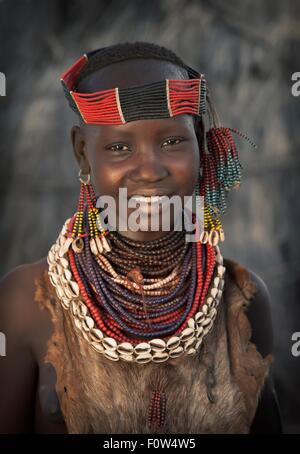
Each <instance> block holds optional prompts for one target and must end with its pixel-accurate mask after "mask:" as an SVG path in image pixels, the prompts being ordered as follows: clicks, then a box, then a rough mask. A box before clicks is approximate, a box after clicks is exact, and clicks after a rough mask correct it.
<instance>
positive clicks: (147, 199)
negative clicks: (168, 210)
mask: <svg viewBox="0 0 300 454" xmlns="http://www.w3.org/2000/svg"><path fill="white" fill-rule="evenodd" d="M165 197H166V196H165V195H164V196H159V195H155V196H151V197H145V196H138V195H133V196H132V197H131V199H133V200H134V201H136V202H141V203H142V202H143V203H156V202H159V201H161V200H163V199H164V198H165Z"/></svg>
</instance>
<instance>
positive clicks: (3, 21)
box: [0, 0, 300, 433]
mask: <svg viewBox="0 0 300 454" xmlns="http://www.w3.org/2000/svg"><path fill="white" fill-rule="evenodd" d="M126 40H127V41H135V40H145V41H152V42H155V43H158V44H162V45H165V46H167V47H170V48H171V49H173V50H174V51H175V52H177V53H178V54H179V55H180V56H181V57H182V58H183V59H185V61H186V63H188V64H190V65H191V66H194V67H196V68H198V69H199V70H200V71H201V72H204V73H205V74H206V77H207V80H208V83H209V86H210V87H211V91H212V95H213V99H214V101H215V105H216V106H217V109H218V111H219V114H220V115H221V118H222V119H223V122H224V124H226V125H228V126H234V127H237V128H238V129H240V130H241V131H244V132H246V133H247V134H248V135H249V136H250V137H251V138H253V139H254V141H255V142H256V143H257V144H258V149H257V150H253V149H251V148H250V147H248V146H247V145H246V143H244V142H241V154H240V156H241V161H242V164H243V166H244V178H243V183H242V186H241V188H240V190H239V191H236V192H234V193H232V194H231V196H230V201H229V208H228V212H227V215H226V216H225V218H224V226H225V229H226V232H227V239H226V242H225V244H224V246H223V252H224V254H225V256H227V257H232V258H234V259H237V260H239V261H240V262H241V263H243V264H244V265H246V266H248V267H250V268H251V269H252V270H254V271H256V272H257V273H258V274H260V275H261V277H262V278H263V279H264V280H265V282H266V283H267V285H268V287H269V290H270V293H271V296H272V309H273V322H274V332H275V354H276V361H275V364H274V370H275V377H276V385H277V389H278V392H279V398H280V403H281V408H282V413H283V418H284V428H285V431H286V432H298V433H300V394H299V389H300V386H299V385H300V357H298V358H297V357H293V356H292V354H291V346H292V341H291V335H292V333H293V332H296V331H298V332H299V331H300V309H299V296H300V295H299V294H300V288H299V284H300V249H299V246H298V234H299V220H300V203H299V199H298V193H299V189H300V181H299V174H300V155H299V145H300V138H299V134H298V124H299V119H300V110H299V106H300V98H296V97H293V96H292V94H291V85H292V82H291V75H292V73H293V72H296V71H300V61H299V44H300V3H299V2H298V1H297V0H294V1H292V0H288V1H285V2H282V1H280V0H266V1H260V0H258V1H255V0H254V1H253V0H251V1H250V0H246V1H243V2H240V1H237V0H227V1H226V2H225V1H219V0H206V1H196V0H161V1H146V0H144V1H129V2H128V1H125V0H112V1H100V0H90V1H86V2H84V1H79V0H73V1H67V0H52V1H43V0H42V1H33V0H24V1H17V0H12V1H8V0H2V1H0V43H1V44H0V52H1V54H0V71H2V72H4V73H5V75H6V77H7V96H6V97H1V98H0V107H1V109H0V125H1V140H0V152H1V161H0V162H1V178H0V185H1V192H0V198H1V227H0V238H1V269H0V271H1V275H3V274H4V273H6V272H7V271H8V270H9V269H11V268H12V267H14V266H16V265H18V264H20V263H24V262H32V261H35V260H37V259H39V258H41V257H43V256H45V255H46V253H47V250H48V248H49V246H50V245H51V244H52V242H53V241H54V240H55V238H56V235H57V233H58V230H59V228H60V226H61V224H62V222H63V221H64V220H65V219H66V218H67V217H68V216H69V215H70V214H72V213H73V212H74V210H75V208H76V205H75V204H76V200H77V196H78V183H77V167H76V164H75V160H74V159H73V155H72V150H71V145H70V138H69V130H70V127H71V126H72V125H73V123H74V120H75V118H74V116H73V114H72V113H71V111H69V109H68V108H67V105H66V102H65V100H64V98H63V95H62V90H61V87H60V82H59V77H60V75H61V73H62V72H63V70H65V69H66V68H67V67H68V66H69V65H70V64H71V63H72V62H73V61H74V60H75V59H76V58H77V57H79V56H80V55H81V54H82V53H84V52H85V51H88V50H91V49H93V48H98V47H103V46H106V45H110V44H113V43H117V42H120V41H126Z"/></svg>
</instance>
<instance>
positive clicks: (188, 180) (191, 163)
mask: <svg viewBox="0 0 300 454" xmlns="http://www.w3.org/2000/svg"><path fill="white" fill-rule="evenodd" d="M199 166H200V162H199V153H198V150H195V151H194V152H192V153H189V154H188V155H187V156H185V157H184V158H183V159H177V160H174V162H173V163H172V173H173V175H176V181H177V187H178V188H180V193H181V194H182V195H189V194H192V192H193V191H194V188H195V185H196V184H197V183H198V181H199Z"/></svg>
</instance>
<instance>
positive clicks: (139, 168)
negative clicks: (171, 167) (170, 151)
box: [130, 147, 169, 183]
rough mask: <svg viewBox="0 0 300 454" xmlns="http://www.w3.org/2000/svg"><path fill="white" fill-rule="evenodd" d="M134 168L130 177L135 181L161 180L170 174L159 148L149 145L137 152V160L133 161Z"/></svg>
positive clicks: (151, 181) (153, 181) (150, 181)
mask: <svg viewBox="0 0 300 454" xmlns="http://www.w3.org/2000/svg"><path fill="white" fill-rule="evenodd" d="M133 166H134V168H133V170H132V172H131V173H130V179H131V180H132V181H133V182H135V183H140V182H149V183H155V182H157V181H161V180H163V179H164V178H166V177H167V176H168V175H169V171H168V169H167V167H166V165H165V164H164V162H163V160H162V156H161V155H160V153H159V152H158V150H157V149H154V148H151V147H147V149H145V150H143V151H142V150H140V153H137V156H136V161H135V162H134V163H133Z"/></svg>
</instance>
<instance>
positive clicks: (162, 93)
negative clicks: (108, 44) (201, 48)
mask: <svg viewBox="0 0 300 454" xmlns="http://www.w3.org/2000/svg"><path fill="white" fill-rule="evenodd" d="M93 53H94V52H90V53H88V54H84V55H83V56H82V57H80V58H79V59H78V60H77V61H76V62H75V63H74V64H73V65H72V66H71V67H70V68H69V69H68V70H67V71H65V72H64V73H63V75H62V76H61V83H62V86H63V89H64V92H65V96H66V98H67V100H68V102H69V105H70V107H71V109H72V110H73V111H74V112H75V113H76V114H79V115H80V116H81V118H82V120H83V121H84V122H85V123H88V124H106V125H112V124H124V123H127V122H130V121H135V120H142V119H151V118H153V119H154V118H170V117H174V116H176V115H180V114H192V115H198V116H199V115H203V114H205V112H206V81H205V78H204V76H203V74H200V73H198V72H197V71H195V70H194V69H192V68H191V67H189V66H188V65H185V64H184V68H185V69H186V70H187V72H188V75H189V79H165V80H162V81H158V82H153V83H149V84H143V85H137V86H132V87H128V88H118V87H115V88H111V89H108V90H101V91H97V92H94V93H80V92H78V91H77V82H78V78H79V75H80V72H81V71H82V70H83V68H84V67H85V65H86V64H87V62H88V59H89V57H90V56H91V55H92V54H93Z"/></svg>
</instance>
